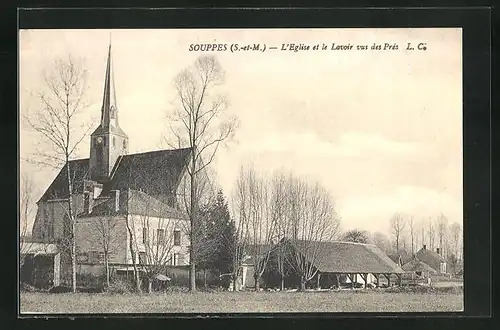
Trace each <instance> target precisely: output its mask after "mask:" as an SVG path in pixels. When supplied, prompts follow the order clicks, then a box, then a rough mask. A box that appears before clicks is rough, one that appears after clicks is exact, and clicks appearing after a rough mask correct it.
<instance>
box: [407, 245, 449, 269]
mask: <svg viewBox="0 0 500 330" xmlns="http://www.w3.org/2000/svg"><path fill="white" fill-rule="evenodd" d="M440 252H441V251H440V249H439V248H438V249H436V252H434V251H432V250H429V249H427V246H426V245H424V246H423V247H422V248H421V249H420V250H419V251H417V253H415V254H414V255H413V256H412V258H410V259H409V260H407V261H405V262H404V263H403V266H402V267H403V269H404V270H405V271H407V272H415V273H416V274H417V275H419V276H421V275H424V276H429V275H431V274H446V273H447V269H446V262H445V260H444V258H443V257H442V256H441V254H440Z"/></svg>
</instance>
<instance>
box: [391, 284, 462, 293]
mask: <svg viewBox="0 0 500 330" xmlns="http://www.w3.org/2000/svg"><path fill="white" fill-rule="evenodd" d="M384 291H385V292H390V293H445V294H450V293H451V294H458V293H463V287H461V286H454V287H434V286H422V285H416V286H394V287H390V288H387V289H384Z"/></svg>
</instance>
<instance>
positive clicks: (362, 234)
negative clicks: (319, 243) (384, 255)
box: [342, 229, 370, 244]
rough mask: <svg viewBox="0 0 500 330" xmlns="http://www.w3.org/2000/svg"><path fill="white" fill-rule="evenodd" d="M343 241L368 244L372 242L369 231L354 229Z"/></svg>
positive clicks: (346, 234) (343, 237)
mask: <svg viewBox="0 0 500 330" xmlns="http://www.w3.org/2000/svg"><path fill="white" fill-rule="evenodd" d="M342 240H344V241H346V242H355V243H364V244H368V243H369V242H370V236H369V233H368V232H367V231H364V230H359V229H352V230H349V231H348V232H345V233H344V235H343V236H342Z"/></svg>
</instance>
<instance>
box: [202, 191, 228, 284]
mask: <svg viewBox="0 0 500 330" xmlns="http://www.w3.org/2000/svg"><path fill="white" fill-rule="evenodd" d="M201 218H202V219H204V222H205V228H206V232H205V233H206V234H205V235H204V236H205V237H204V240H205V241H206V244H205V246H207V247H208V251H206V252H205V254H206V257H205V258H204V260H203V261H202V262H201V263H199V264H200V266H201V267H202V268H204V269H211V270H214V271H215V272H217V273H219V274H227V273H230V272H231V267H232V260H233V253H234V251H235V245H236V234H235V232H236V227H235V224H234V222H233V221H232V219H231V216H230V214H229V207H228V204H227V201H226V199H225V197H224V194H223V193H222V191H221V190H219V192H218V193H217V197H216V199H215V201H214V202H212V203H211V204H210V205H207V206H206V207H205V208H204V209H203V210H202V211H201ZM226 279H227V278H226ZM224 284H225V285H226V286H227V285H228V283H224Z"/></svg>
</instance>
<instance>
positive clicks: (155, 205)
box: [78, 190, 187, 219]
mask: <svg viewBox="0 0 500 330" xmlns="http://www.w3.org/2000/svg"><path fill="white" fill-rule="evenodd" d="M118 214H137V215H148V216H152V217H158V218H163V219H187V215H186V214H185V213H183V212H182V211H180V210H177V209H174V208H173V207H170V206H169V205H167V204H165V203H163V202H161V201H159V200H157V199H156V198H154V197H152V196H150V195H148V194H146V193H144V192H142V191H137V190H125V191H120V192H119V207H118V210H116V209H115V197H114V196H113V194H112V193H109V194H108V195H107V196H103V197H100V198H98V199H97V200H96V202H95V204H94V206H93V207H92V212H91V213H88V212H86V211H84V212H83V213H81V214H79V215H78V217H80V218H85V217H96V216H113V215H118Z"/></svg>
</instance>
